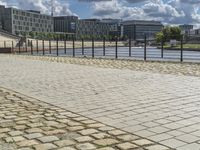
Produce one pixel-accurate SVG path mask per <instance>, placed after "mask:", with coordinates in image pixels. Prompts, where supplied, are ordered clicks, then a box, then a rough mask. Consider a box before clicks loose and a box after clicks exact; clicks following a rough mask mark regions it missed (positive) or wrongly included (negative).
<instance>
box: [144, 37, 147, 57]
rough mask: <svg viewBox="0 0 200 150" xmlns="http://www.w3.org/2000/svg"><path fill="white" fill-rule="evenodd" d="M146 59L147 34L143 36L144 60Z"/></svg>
mask: <svg viewBox="0 0 200 150" xmlns="http://www.w3.org/2000/svg"><path fill="white" fill-rule="evenodd" d="M146 60H147V36H146V34H145V36H144V61H146Z"/></svg>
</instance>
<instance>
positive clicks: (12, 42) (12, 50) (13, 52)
mask: <svg viewBox="0 0 200 150" xmlns="http://www.w3.org/2000/svg"><path fill="white" fill-rule="evenodd" d="M12 53H14V42H13V41H12Z"/></svg>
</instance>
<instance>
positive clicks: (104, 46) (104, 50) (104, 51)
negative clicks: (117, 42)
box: [103, 37, 106, 56]
mask: <svg viewBox="0 0 200 150" xmlns="http://www.w3.org/2000/svg"><path fill="white" fill-rule="evenodd" d="M103 56H106V38H105V37H104V38H103Z"/></svg>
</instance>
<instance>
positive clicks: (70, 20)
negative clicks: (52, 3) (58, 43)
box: [54, 16, 78, 33]
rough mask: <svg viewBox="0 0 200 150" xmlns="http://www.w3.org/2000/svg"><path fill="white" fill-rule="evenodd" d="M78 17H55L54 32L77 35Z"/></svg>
mask: <svg viewBox="0 0 200 150" xmlns="http://www.w3.org/2000/svg"><path fill="white" fill-rule="evenodd" d="M77 22H78V17H76V16H57V17H54V32H58V33H76V26H77Z"/></svg>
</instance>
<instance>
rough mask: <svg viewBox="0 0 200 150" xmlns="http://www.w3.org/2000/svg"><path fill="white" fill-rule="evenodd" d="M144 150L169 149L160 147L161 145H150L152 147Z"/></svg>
mask: <svg viewBox="0 0 200 150" xmlns="http://www.w3.org/2000/svg"><path fill="white" fill-rule="evenodd" d="M145 149H147V150H169V148H167V147H165V146H162V145H152V146H148V147H145Z"/></svg>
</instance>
